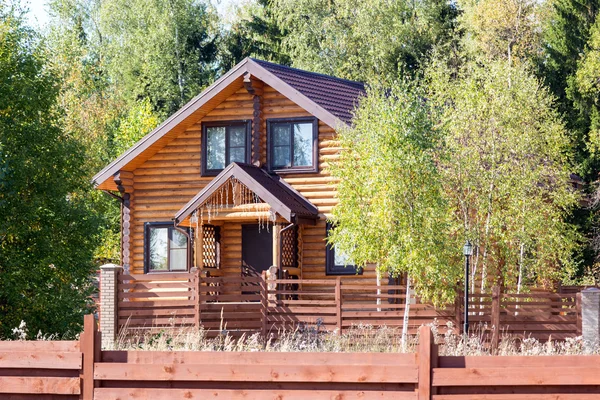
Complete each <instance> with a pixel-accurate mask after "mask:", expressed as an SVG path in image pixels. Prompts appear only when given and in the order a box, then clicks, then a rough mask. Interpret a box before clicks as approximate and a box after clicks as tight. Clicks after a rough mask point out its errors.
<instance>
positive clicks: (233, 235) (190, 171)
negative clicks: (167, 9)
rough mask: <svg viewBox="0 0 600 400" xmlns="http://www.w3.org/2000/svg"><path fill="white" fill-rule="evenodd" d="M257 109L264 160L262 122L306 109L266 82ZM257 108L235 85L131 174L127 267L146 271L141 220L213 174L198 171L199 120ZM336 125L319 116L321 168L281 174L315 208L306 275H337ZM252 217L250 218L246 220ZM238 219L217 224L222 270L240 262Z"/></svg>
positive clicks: (236, 268) (177, 202)
mask: <svg viewBox="0 0 600 400" xmlns="http://www.w3.org/2000/svg"><path fill="white" fill-rule="evenodd" d="M261 97H262V108H263V112H262V115H261V122H260V126H261V135H260V161H261V164H262V165H265V164H266V161H267V136H266V123H267V120H268V119H271V118H293V117H306V116H310V114H309V113H308V112H307V111H306V110H304V109H303V108H301V107H299V106H298V105H297V104H295V103H294V102H292V101H291V100H289V99H288V98H286V97H285V96H284V95H282V94H281V93H279V92H277V91H276V90H275V89H273V88H272V87H270V86H267V85H264V88H263V95H262V96H261ZM255 112H256V110H255V102H254V96H253V95H251V94H250V93H248V91H247V90H246V89H245V88H241V89H239V90H238V91H237V92H235V93H234V94H233V95H231V96H230V97H229V98H227V99H226V100H225V101H223V102H222V103H221V104H219V105H218V106H217V107H216V108H215V109H214V110H212V111H211V112H209V113H208V114H207V115H206V116H204V117H203V118H202V119H201V120H200V121H198V123H196V124H194V125H193V126H192V127H190V128H189V129H187V130H186V131H185V132H183V133H181V134H180V135H179V136H177V138H175V139H174V140H173V141H171V142H170V143H169V144H168V145H167V146H165V147H164V148H163V149H161V150H159V151H158V152H157V153H156V154H155V155H154V156H153V157H151V158H150V159H148V160H147V161H146V162H145V163H144V164H142V165H141V166H140V167H139V168H137V169H136V170H135V171H133V174H132V193H131V200H130V202H131V220H132V224H131V254H132V257H131V266H132V268H131V273H133V274H139V273H143V271H144V223H145V222H154V221H170V220H171V218H173V216H174V215H175V213H176V212H177V211H178V210H179V209H180V208H181V207H183V206H184V205H185V204H186V203H187V202H188V201H189V200H190V199H191V198H192V197H193V196H194V195H196V194H197V193H198V192H199V191H200V190H202V189H203V188H204V187H205V186H206V185H207V184H208V183H209V182H210V181H211V180H212V179H213V178H212V177H202V176H201V175H200V154H201V136H202V131H201V129H202V128H201V127H202V125H201V124H202V122H215V121H227V120H252V119H253V115H254V113H255ZM335 135H336V133H335V131H334V130H333V128H331V127H330V126H328V125H326V124H324V123H322V122H320V121H319V171H318V173H313V174H288V175H285V176H284V179H285V180H286V181H287V182H289V183H290V184H291V185H292V186H293V187H294V188H295V189H296V190H298V191H299V192H300V193H302V195H304V196H305V197H306V198H307V199H308V200H310V201H311V202H312V203H313V204H315V205H316V206H317V207H318V208H319V213H320V214H321V220H320V221H319V222H318V223H317V225H316V226H305V227H303V229H302V230H301V232H302V237H301V239H300V241H301V243H302V246H303V252H302V256H301V257H300V259H299V261H300V264H301V266H302V277H303V278H305V279H335V276H326V275H325V241H324V239H325V234H326V233H325V218H326V217H327V216H328V215H329V214H330V213H331V209H332V208H333V206H334V205H335V204H336V202H337V199H336V197H335V193H336V192H335V189H336V187H335V185H334V184H333V183H332V179H331V177H330V175H329V174H328V173H327V171H326V169H327V167H328V163H330V162H331V161H332V160H334V159H336V158H337V157H338V156H337V154H338V152H339V150H340V149H339V143H338V141H337V140H335ZM248 222H249V223H252V221H248ZM241 225H242V222H236V223H225V224H222V228H221V246H222V247H221V268H222V270H223V272H224V274H225V275H226V276H227V275H239V273H240V266H241V249H242V247H241ZM343 279H344V280H355V281H361V280H364V279H375V271H374V268H373V267H368V268H367V269H366V270H365V271H364V273H363V275H361V276H345V277H343Z"/></svg>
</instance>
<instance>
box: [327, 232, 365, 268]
mask: <svg viewBox="0 0 600 400" xmlns="http://www.w3.org/2000/svg"><path fill="white" fill-rule="evenodd" d="M326 229H327V236H329V231H330V230H331V229H332V225H331V224H330V223H327V228H326ZM325 256H326V262H325V265H326V270H325V272H326V274H327V275H357V274H358V275H361V274H362V268H359V267H357V266H356V265H355V264H354V261H352V259H351V258H350V257H349V256H348V255H347V254H345V253H343V252H342V251H340V250H339V249H338V247H337V245H331V244H329V243H328V244H327V251H326V253H325Z"/></svg>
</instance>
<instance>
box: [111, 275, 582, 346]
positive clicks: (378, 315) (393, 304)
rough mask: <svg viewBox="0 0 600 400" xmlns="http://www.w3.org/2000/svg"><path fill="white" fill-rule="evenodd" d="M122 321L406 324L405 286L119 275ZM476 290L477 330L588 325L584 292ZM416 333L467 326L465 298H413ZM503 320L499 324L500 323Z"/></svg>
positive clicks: (223, 328) (525, 332)
mask: <svg viewBox="0 0 600 400" xmlns="http://www.w3.org/2000/svg"><path fill="white" fill-rule="evenodd" d="M118 282H119V283H118V285H119V286H118V298H119V306H118V324H119V327H120V328H121V329H122V328H123V327H129V328H153V327H182V326H196V327H200V326H202V327H203V328H204V329H206V330H208V331H209V332H210V334H211V335H215V334H223V333H227V334H230V335H233V336H239V335H242V334H246V335H248V334H254V333H261V334H262V335H263V336H265V337H266V336H267V335H270V336H274V335H277V334H278V333H279V332H282V331H284V330H290V329H295V328H296V327H298V326H319V328H320V329H323V330H330V331H333V330H337V331H338V332H344V331H345V330H347V329H349V328H351V327H352V326H355V325H361V324H362V325H373V326H387V327H393V328H402V326H403V324H404V314H405V310H406V307H407V306H406V287H405V286H403V285H381V286H378V285H376V284H375V283H352V282H344V281H343V280H342V279H340V278H337V279H272V280H268V279H267V280H265V279H264V278H263V277H260V276H257V277H242V276H238V277H201V276H200V274H198V273H164V274H146V275H123V274H121V275H119V278H118ZM572 292H573V291H570V292H569V293H562V294H561V293H551V292H534V293H529V294H511V293H508V294H500V293H499V292H498V293H496V292H494V293H492V294H472V295H470V303H469V310H470V313H469V322H470V330H471V332H476V333H478V334H480V335H481V336H482V337H483V338H484V339H485V340H489V341H491V342H492V343H494V344H497V343H498V341H499V340H500V338H501V337H502V336H503V335H511V336H513V337H534V338H536V339H540V340H547V339H550V338H552V339H555V340H561V339H565V338H567V337H573V336H576V335H578V334H580V333H581V326H580V311H578V310H579V309H578V302H577V300H576V299H577V295H576V294H574V293H572ZM408 314H409V318H408V321H409V330H408V331H409V333H410V334H414V333H415V332H416V330H417V329H418V327H419V326H421V325H423V324H430V323H432V322H434V321H436V322H437V324H438V327H439V330H440V332H441V333H444V332H445V331H446V329H447V326H450V323H451V324H452V325H453V326H454V329H455V332H459V330H460V329H461V327H462V321H461V316H462V308H461V305H460V303H457V304H455V305H452V306H450V307H446V308H443V309H439V308H435V307H433V306H432V305H430V304H426V303H422V302H420V301H419V299H418V298H411V299H410V305H409V313H408ZM497 327H498V329H497Z"/></svg>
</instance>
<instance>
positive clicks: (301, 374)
mask: <svg viewBox="0 0 600 400" xmlns="http://www.w3.org/2000/svg"><path fill="white" fill-rule="evenodd" d="M124 376H127V378H128V379H130V380H140V381H176V380H184V381H204V382H214V381H225V382H351V383H355V382H361V383H371V382H372V383H416V382H417V367H416V365H415V366H393V365H383V366H371V365H311V366H305V365H294V364H271V365H240V364H232V365H220V364H215V363H213V362H211V361H209V362H207V363H206V364H123V363H96V364H94V379H98V380H122V379H123V377H124Z"/></svg>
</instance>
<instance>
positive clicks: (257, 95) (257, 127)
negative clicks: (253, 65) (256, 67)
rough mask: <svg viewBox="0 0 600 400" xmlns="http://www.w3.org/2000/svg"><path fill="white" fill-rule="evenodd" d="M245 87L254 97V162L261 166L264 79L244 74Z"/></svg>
mask: <svg viewBox="0 0 600 400" xmlns="http://www.w3.org/2000/svg"><path fill="white" fill-rule="evenodd" d="M244 87H245V88H246V90H247V91H248V93H250V94H251V95H253V98H252V107H253V112H252V161H251V162H252V164H254V165H256V166H257V167H260V135H261V130H262V125H263V89H264V84H263V82H262V81H260V80H258V79H256V78H254V77H253V76H252V75H250V74H249V73H246V74H244Z"/></svg>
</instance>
